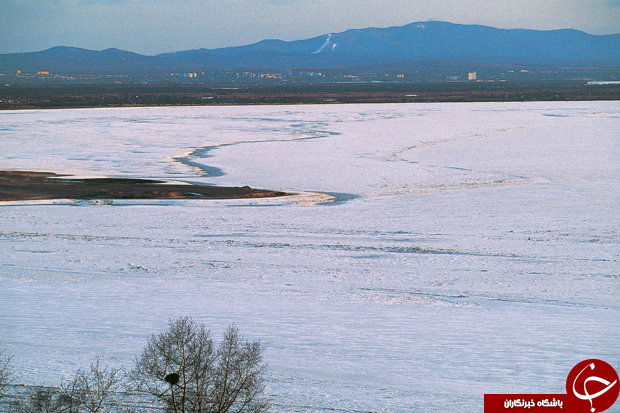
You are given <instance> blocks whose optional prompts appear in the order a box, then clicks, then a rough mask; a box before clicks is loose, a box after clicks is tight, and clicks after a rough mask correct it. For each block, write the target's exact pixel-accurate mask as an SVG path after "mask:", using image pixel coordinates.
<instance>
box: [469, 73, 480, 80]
mask: <svg viewBox="0 0 620 413" xmlns="http://www.w3.org/2000/svg"><path fill="white" fill-rule="evenodd" d="M477 78H478V75H477V73H476V72H469V73H468V74H467V80H476V79H477Z"/></svg>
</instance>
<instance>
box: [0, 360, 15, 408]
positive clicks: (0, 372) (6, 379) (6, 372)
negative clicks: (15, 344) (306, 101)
mask: <svg viewBox="0 0 620 413" xmlns="http://www.w3.org/2000/svg"><path fill="white" fill-rule="evenodd" d="M12 358H13V356H11V355H9V354H6V351H5V350H4V349H2V348H0V399H1V398H2V397H4V390H5V389H6V387H7V386H8V385H9V383H10V381H11V375H12V370H11V359H12Z"/></svg>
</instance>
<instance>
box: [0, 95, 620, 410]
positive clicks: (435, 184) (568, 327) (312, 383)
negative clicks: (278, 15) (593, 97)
mask: <svg viewBox="0 0 620 413" xmlns="http://www.w3.org/2000/svg"><path fill="white" fill-rule="evenodd" d="M619 131H620V102H539V103H471V104H394V105H338V106H335V105H331V106H260V107H178V108H131V109H128V108H120V109H86V110H53V111H45V110H40V111H19V112H17V111H16V112H2V113H0V168H2V169H25V170H39V171H50V172H58V173H70V174H75V175H87V176H123V177H145V178H164V179H170V180H180V181H191V182H201V183H209V184H217V185H233V186H242V185H250V186H252V187H257V188H267V189H273V190H285V191H291V192H296V193H299V195H298V196H295V197H291V198H280V199H265V200H241V201H237V200H235V201H109V202H108V201H98V202H89V201H72V200H63V201H47V202H15V203H7V204H4V205H0V345H1V346H4V347H6V348H7V349H8V351H9V352H11V353H14V355H15V357H14V360H13V365H14V367H15V369H16V370H17V373H18V377H17V378H18V380H17V381H18V382H21V383H46V384H52V385H53V384H57V383H58V382H59V381H60V379H61V378H62V377H63V376H65V375H67V374H70V373H72V372H73V371H75V370H76V369H77V368H78V367H86V366H87V365H88V364H89V363H90V361H91V360H92V359H94V358H95V357H96V356H103V357H104V358H105V359H106V360H108V361H109V362H111V364H114V365H121V364H122V365H124V366H125V367H127V368H131V366H132V361H133V358H134V356H136V355H137V354H138V353H139V352H140V350H141V349H142V347H143V346H144V344H145V341H146V339H147V338H148V337H149V336H150V334H152V333H154V332H159V331H161V330H163V329H164V328H165V326H166V324H167V321H168V319H169V317H176V316H178V315H190V316H192V317H194V318H195V319H196V320H198V321H200V322H204V323H206V324H207V325H208V326H209V327H210V328H211V330H212V332H213V333H214V336H215V337H216V338H217V339H218V340H219V337H220V334H221V332H222V330H223V329H224V328H225V327H226V326H227V325H228V324H230V323H233V322H234V323H236V324H237V325H238V326H239V328H240V331H241V332H242V333H243V334H244V335H245V336H246V337H248V338H251V339H261V340H262V342H263V344H264V347H265V356H266V359H267V361H268V363H269V382H268V386H267V391H266V394H267V397H268V398H269V399H270V400H271V401H272V402H273V411H277V412H279V411H282V412H289V411H309V412H316V411H347V412H350V411H393V412H407V411H429V410H437V411H481V410H482V401H483V394H484V393H563V392H564V391H565V380H566V376H567V374H568V372H569V371H570V369H571V368H572V367H573V366H574V365H575V364H576V363H577V362H579V361H581V360H583V359H588V358H599V359H603V360H605V361H607V362H608V363H610V364H612V365H613V366H615V367H616V368H617V367H618V366H619V365H620V346H619V344H618V343H620V327H619V324H618V320H619V319H620V298H619V297H620V288H619V284H618V282H619V281H618V276H619V273H620V271H619V270H620V265H619V264H618V254H619V252H620V249H619V243H620V241H619V222H620V220H619V218H620V208H618V206H619V205H620V202H619V201H620V199H619V198H620V197H619V194H620V162H619V161H620V156H619V149H620V145H619V144H618V137H619V135H618V132H619Z"/></svg>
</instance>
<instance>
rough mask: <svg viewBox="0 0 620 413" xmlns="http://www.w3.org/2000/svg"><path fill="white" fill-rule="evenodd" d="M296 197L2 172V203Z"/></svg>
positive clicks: (145, 181)
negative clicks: (60, 200) (72, 200)
mask: <svg viewBox="0 0 620 413" xmlns="http://www.w3.org/2000/svg"><path fill="white" fill-rule="evenodd" d="M287 195H293V194H290V193H286V192H281V191H271V190H266V189H254V188H250V187H249V186H243V187H224V186H208V185H195V184H178V183H167V182H166V181H159V180H152V179H136V178H72V177H71V176H69V175H61V174H56V173H53V172H35V171H13V170H10V171H0V201H25V200H29V201H32V200H52V199H243V198H271V197H279V196H287Z"/></svg>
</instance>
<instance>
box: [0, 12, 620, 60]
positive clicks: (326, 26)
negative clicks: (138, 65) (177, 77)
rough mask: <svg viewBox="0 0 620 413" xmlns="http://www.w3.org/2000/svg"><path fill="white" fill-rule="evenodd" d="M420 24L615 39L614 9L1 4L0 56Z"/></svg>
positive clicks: (617, 19)
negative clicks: (562, 31)
mask: <svg viewBox="0 0 620 413" xmlns="http://www.w3.org/2000/svg"><path fill="white" fill-rule="evenodd" d="M426 20H443V21H449V22H452V23H462V24H482V25H487V26H493V27H499V28H509V29H510V28H525V29H539V30H552V29H563V28H572V29H578V30H582V31H585V32H588V33H592V34H611V33H620V0H476V1H473V0H0V53H16V52H31V51H38V50H44V49H47V48H50V47H53V46H73V47H82V48H86V49H94V50H103V49H107V48H110V47H115V48H119V49H123V50H129V51H133V52H137V53H142V54H148V55H153V54H158V53H164V52H173V51H178V50H187V49H198V48H207V49H211V48H217V47H227V46H238V45H244V44H250V43H254V42H257V41H259V40H263V39H282V40H298V39H306V38H310V37H315V36H319V35H323V34H326V33H337V32H341V31H344V30H347V29H359V28H365V27H389V26H400V25H404V24H407V23H411V22H417V21H426Z"/></svg>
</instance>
